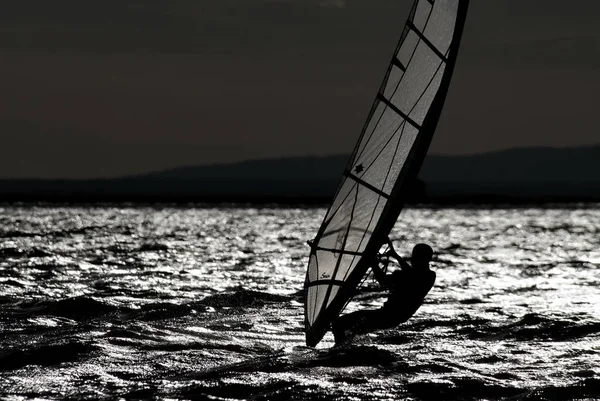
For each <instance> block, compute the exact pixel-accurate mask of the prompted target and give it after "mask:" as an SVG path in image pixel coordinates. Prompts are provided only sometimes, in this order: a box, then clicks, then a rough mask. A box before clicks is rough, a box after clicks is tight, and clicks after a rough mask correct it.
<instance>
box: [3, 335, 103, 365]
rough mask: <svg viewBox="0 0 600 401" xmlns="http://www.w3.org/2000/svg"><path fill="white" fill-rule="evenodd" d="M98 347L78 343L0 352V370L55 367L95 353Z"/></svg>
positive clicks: (71, 342)
mask: <svg viewBox="0 0 600 401" xmlns="http://www.w3.org/2000/svg"><path fill="white" fill-rule="evenodd" d="M96 349H97V347H95V346H93V345H91V344H88V343H81V342H78V341H70V342H66V343H63V344H52V345H46V344H44V345H39V346H33V347H31V348H26V349H8V350H2V351H0V370H14V369H20V368H22V367H24V366H28V365H41V366H54V365H58V364H60V363H64V362H74V361H77V360H79V359H81V358H83V357H84V356H86V355H88V354H90V353H92V352H93V351H95V350H96Z"/></svg>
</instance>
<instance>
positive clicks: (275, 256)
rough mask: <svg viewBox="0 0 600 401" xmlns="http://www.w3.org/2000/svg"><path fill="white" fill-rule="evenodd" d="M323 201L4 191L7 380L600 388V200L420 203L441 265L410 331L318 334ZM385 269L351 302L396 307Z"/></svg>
mask: <svg viewBox="0 0 600 401" xmlns="http://www.w3.org/2000/svg"><path fill="white" fill-rule="evenodd" d="M324 213H325V210H324V209H323V208H289V207H276V206H273V207H251V206H248V207H234V206H218V207H216V206H213V207H203V206H200V205H190V206H188V207H168V206H154V207H136V206H127V205H106V206H96V207H87V206H85V207H83V206H82V207H72V206H71V207H53V206H29V205H4V206H0V396H3V397H6V398H8V399H21V397H27V398H29V397H31V398H35V397H38V398H44V399H86V398H87V399H103V398H104V399H113V398H116V397H121V398H125V399H153V398H155V399H163V398H169V399H194V400H198V399H212V400H219V399H258V400H291V399H297V400H303V399H314V400H391V399H403V398H406V399H437V400H446V399H474V400H475V399H506V398H509V397H514V398H513V399H522V400H534V399H535V400H538V399H542V400H546V399H552V400H554V399H600V354H599V351H600V274H599V273H600V205H594V204H591V205H590V204H582V205H557V206H555V207H546V208H537V207H517V208H516V207H495V208H491V207H455V208H434V207H426V206H422V207H413V208H410V209H408V210H405V211H404V212H403V213H402V215H401V218H400V219H399V221H398V223H397V224H396V227H395V229H394V231H393V232H392V233H391V238H392V239H393V241H394V244H395V246H396V249H397V250H398V251H399V252H400V253H401V254H405V255H406V254H408V253H409V252H410V249H411V248H412V246H413V245H414V244H415V243H418V242H425V243H428V244H430V245H431V246H432V247H433V248H434V249H435V251H436V254H435V256H434V261H433V263H432V268H433V269H434V270H435V271H436V272H437V281H436V284H435V286H434V288H433V289H432V291H431V292H430V294H429V295H428V297H427V299H426V302H425V304H424V305H423V306H422V307H421V309H420V310H419V311H418V312H417V313H416V315H415V316H414V317H413V318H412V319H411V320H409V321H408V322H407V323H405V324H403V325H401V326H400V327H398V328H397V329H393V330H386V331H379V332H375V333H372V334H368V335H364V336H360V337H357V338H355V339H354V341H353V342H351V343H350V344H348V345H345V346H344V347H341V348H334V349H331V347H332V346H333V341H332V340H333V339H332V336H331V335H330V334H327V335H326V337H325V338H324V340H323V341H322V342H321V343H320V344H319V347H318V348H317V349H310V348H306V347H304V333H303V327H304V321H303V319H304V316H303V304H302V302H303V301H302V285H303V281H304V274H305V269H306V265H307V256H308V247H307V245H306V241H307V240H309V239H311V238H312V237H313V236H314V235H315V233H316V231H317V229H318V227H319V225H320V223H321V220H322V218H323V216H324ZM385 296H386V293H385V291H383V290H382V289H380V288H379V287H378V286H377V285H376V284H375V282H374V281H373V280H372V279H367V281H366V282H365V285H364V286H363V287H362V288H361V290H360V292H359V293H358V295H357V296H356V298H355V300H354V301H353V302H352V303H351V304H349V305H348V307H347V309H346V311H345V312H346V313H347V312H351V311H353V310H359V309H368V308H377V307H380V306H381V305H382V303H383V302H384V301H385Z"/></svg>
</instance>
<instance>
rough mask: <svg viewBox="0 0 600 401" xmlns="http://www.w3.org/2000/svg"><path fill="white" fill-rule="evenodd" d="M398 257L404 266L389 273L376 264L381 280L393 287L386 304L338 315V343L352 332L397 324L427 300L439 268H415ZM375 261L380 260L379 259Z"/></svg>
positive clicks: (365, 331)
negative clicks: (372, 308)
mask: <svg viewBox="0 0 600 401" xmlns="http://www.w3.org/2000/svg"><path fill="white" fill-rule="evenodd" d="M396 255H397V254H396ZM396 255H395V256H396ZM398 261H399V263H400V266H401V267H402V270H396V271H394V272H393V273H392V274H391V275H385V273H383V272H382V271H381V270H380V268H379V266H375V267H374V268H373V271H374V272H375V276H376V277H377V278H378V281H380V283H381V284H382V285H385V286H387V287H388V288H389V289H390V294H389V296H388V300H387V301H386V302H385V303H384V305H383V307H381V308H379V309H374V310H363V311H358V312H353V313H349V314H347V315H344V316H341V317H340V318H339V319H337V320H336V321H335V322H334V323H333V325H332V332H333V335H334V337H335V341H336V343H339V342H342V341H344V340H345V338H346V336H347V335H348V334H350V333H351V334H353V335H356V334H364V333H368V332H371V331H375V330H384V329H391V328H393V327H396V326H398V325H399V324H400V323H404V322H406V321H407V320H408V319H410V318H411V316H412V315H414V314H415V312H416V311H417V310H418V309H419V307H420V306H421V305H422V304H423V300H424V298H425V296H426V295H427V293H428V292H429V290H431V288H432V287H433V284H434V282H435V272H434V271H432V270H429V269H428V268H421V269H416V268H413V267H411V266H410V265H409V264H408V263H406V262H405V261H404V260H402V259H401V258H400V257H399V256H398ZM375 263H377V264H378V263H379V259H376V262H375ZM348 332H349V333H348Z"/></svg>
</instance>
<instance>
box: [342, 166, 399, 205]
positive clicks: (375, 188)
mask: <svg viewBox="0 0 600 401" xmlns="http://www.w3.org/2000/svg"><path fill="white" fill-rule="evenodd" d="M344 175H345V176H346V177H348V178H350V179H352V180H354V181H356V182H357V183H359V184H360V185H362V186H363V187H366V188H368V189H370V190H371V191H373V192H375V193H376V194H377V195H379V196H383V197H384V198H386V199H390V196H389V195H388V194H386V193H385V192H383V191H382V190H380V189H379V188H377V187H375V186H373V185H371V184H369V183H368V182H366V181H365V180H363V179H361V178H359V177H357V176H355V175H354V174H352V173H351V172H350V171H348V170H346V171H344Z"/></svg>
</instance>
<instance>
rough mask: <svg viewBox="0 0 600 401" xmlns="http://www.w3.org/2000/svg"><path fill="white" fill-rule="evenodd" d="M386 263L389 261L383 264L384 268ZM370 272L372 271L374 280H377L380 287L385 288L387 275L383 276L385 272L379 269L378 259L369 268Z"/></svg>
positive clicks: (387, 281)
mask: <svg viewBox="0 0 600 401" xmlns="http://www.w3.org/2000/svg"><path fill="white" fill-rule="evenodd" d="M388 263H390V262H389V260H388V261H386V262H384V264H385V266H387V265H388ZM371 270H373V274H374V275H375V280H377V281H378V282H379V284H380V285H382V286H384V287H387V286H388V284H389V280H388V277H387V274H385V272H384V271H383V270H382V269H381V268H380V267H379V258H377V259H375V261H374V263H373V265H372V266H371Z"/></svg>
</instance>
